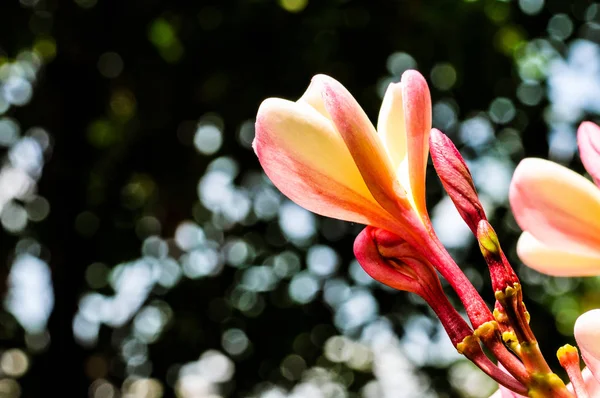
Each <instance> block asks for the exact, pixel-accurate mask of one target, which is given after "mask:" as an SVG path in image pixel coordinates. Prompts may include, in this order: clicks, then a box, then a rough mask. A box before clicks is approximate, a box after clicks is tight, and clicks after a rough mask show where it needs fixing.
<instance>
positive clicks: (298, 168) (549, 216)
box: [254, 71, 600, 398]
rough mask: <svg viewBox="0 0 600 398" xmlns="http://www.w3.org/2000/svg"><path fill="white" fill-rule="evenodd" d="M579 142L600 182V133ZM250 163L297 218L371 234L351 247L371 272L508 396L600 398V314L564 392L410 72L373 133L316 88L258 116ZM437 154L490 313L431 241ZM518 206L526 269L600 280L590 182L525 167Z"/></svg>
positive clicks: (466, 176) (571, 351)
mask: <svg viewBox="0 0 600 398" xmlns="http://www.w3.org/2000/svg"><path fill="white" fill-rule="evenodd" d="M579 142H580V146H581V153H582V160H583V161H584V164H585V165H586V167H587V169H588V171H589V172H590V174H592V176H593V177H594V179H595V180H596V181H597V182H598V181H600V128H598V127H596V126H595V125H593V124H590V123H585V124H583V125H582V127H581V128H580V133H579ZM254 150H255V152H256V154H257V156H258V158H259V161H260V163H261V165H262V167H263V169H264V170H265V172H266V174H267V176H268V177H269V178H270V179H271V181H272V182H273V183H274V184H275V185H276V186H277V187H278V188H279V189H280V190H281V191H282V192H283V193H284V194H285V195H286V196H288V197H289V198H290V199H291V200H293V201H294V202H296V203H297V204H299V205H300V206H303V207H305V208H306V209H308V210H311V211H313V212H315V213H318V214H321V215H324V216H329V217H333V218H337V219H342V220H347V221H353V222H357V223H361V224H365V225H367V227H366V228H365V229H364V230H363V231H362V232H361V233H360V235H359V236H358V237H357V238H356V241H355V244H354V253H355V255H356V258H357V259H358V261H359V262H360V264H361V265H362V267H363V268H364V269H365V271H366V272H367V273H368V274H369V275H371V276H372V277H373V278H374V279H376V280H378V281H380V282H382V283H384V284H386V285H388V286H390V287H392V288H395V289H399V290H404V291H409V292H413V293H415V294H418V295H419V296H421V297H422V298H423V299H424V300H425V301H426V302H427V303H428V304H429V305H430V306H431V308H432V309H433V311H434V312H435V313H436V315H437V316H438V317H439V319H440V321H441V322H442V324H443V326H444V328H445V330H446V331H447V333H448V335H449V337H450V339H451V341H452V343H453V344H454V346H455V347H456V349H457V350H458V351H459V352H460V353H462V354H463V355H465V356H466V357H467V358H468V359H470V360H471V361H473V363H475V364H476V365H477V366H478V367H479V368H480V369H481V370H482V371H483V372H485V373H486V374H488V375H489V376H490V377H492V378H493V379H494V380H496V381H497V382H498V383H499V385H500V388H501V389H500V390H499V392H498V394H505V396H509V397H510V396H519V395H524V396H527V395H528V396H530V397H573V396H577V397H578V398H583V397H593V396H600V395H598V394H600V382H599V381H600V310H595V311H591V312H588V313H586V314H584V315H582V316H581V317H580V318H579V319H578V321H577V324H576V327H575V337H576V339H577V342H578V345H579V347H580V349H581V352H582V356H583V359H584V361H585V363H586V364H587V368H586V369H585V370H584V371H583V373H582V372H581V370H580V367H579V354H578V351H577V349H576V348H574V347H571V346H565V347H563V348H561V349H560V350H559V351H558V357H559V360H560V363H561V365H562V366H563V367H564V368H565V370H566V371H567V373H568V375H569V378H570V379H571V384H570V385H568V386H566V385H565V384H564V383H563V381H562V380H561V379H560V378H559V377H558V376H556V374H554V373H553V372H552V370H551V369H550V367H549V366H548V364H547V363H546V360H545V359H544V356H543V355H542V353H541V351H540V349H539V347H538V344H537V341H536V338H535V335H534V333H533V331H532V330H531V328H530V327H529V313H528V312H527V309H526V308H525V305H524V303H523V294H522V291H521V284H520V282H519V279H518V277H517V275H516V274H515V272H514V271H513V269H512V267H511V265H510V263H509V261H508V259H507V258H506V256H505V255H504V252H503V251H502V248H501V246H500V243H499V241H498V238H497V236H496V233H495V231H494V229H493V227H492V225H491V224H490V223H489V222H488V220H487V218H486V214H485V211H484V209H483V206H482V205H481V203H480V201H479V199H478V195H477V192H476V189H475V186H474V184H473V181H472V178H471V174H470V172H469V169H468V168H467V165H466V163H465V162H464V160H463V158H462V157H461V155H460V153H459V152H458V150H457V149H456V147H455V146H454V144H453V143H452V142H451V141H450V139H449V138H448V137H446V136H445V135H444V134H443V133H442V132H440V131H438V130H436V129H431V99H430V94H429V89H428V86H427V83H426V81H425V79H424V78H423V76H421V75H420V74H419V73H418V72H416V71H407V72H405V73H404V74H403V76H402V80H401V81H400V83H394V84H391V85H390V86H389V88H388V89H387V91H386V93H385V96H384V99H383V103H382V106H381V110H380V112H379V117H378V121H377V128H375V127H374V126H373V124H372V123H371V122H370V121H369V118H368V117H367V115H366V114H365V112H364V111H363V110H362V108H361V107H360V105H359V104H358V103H357V102H356V100H355V99H354V98H353V97H352V95H351V94H350V93H349V92H348V91H347V90H346V88H344V86H343V85H342V84H340V83H339V82H337V81H336V80H334V79H332V78H331V77H328V76H324V75H318V76H315V77H314V78H313V80H312V83H311V84H310V86H309V87H308V89H307V91H306V92H305V93H304V95H303V96H302V97H301V98H300V99H299V100H298V101H296V102H291V101H287V100H283V99H278V98H270V99H267V100H265V101H264V102H263V103H262V105H261V106H260V109H259V111H258V115H257V120H256V137H255V140H254ZM429 154H431V157H432V160H433V164H434V167H435V169H436V172H437V174H438V176H439V177H440V180H441V182H442V184H443V186H444V189H445V190H446V192H447V193H448V195H449V196H450V198H451V199H452V201H453V202H454V204H455V206H456V208H457V209H458V211H459V213H460V215H461V216H462V218H463V219H464V221H465V222H466V223H467V225H468V226H469V228H470V229H471V231H472V232H473V234H474V235H475V237H476V238H477V240H478V242H479V247H480V249H481V253H482V254H483V257H484V259H485V261H486V263H487V265H488V268H489V272H490V277H491V280H492V287H493V289H494V293H495V298H496V304H495V307H494V309H493V311H492V310H491V309H490V308H488V306H487V305H486V303H485V302H484V300H483V299H482V298H481V296H480V295H479V293H478V292H477V290H476V289H475V288H474V286H473V285H472V284H471V282H470V281H469V279H468V278H467V277H466V276H465V274H464V273H463V272H462V271H461V269H460V267H459V266H458V265H457V264H456V263H455V262H454V260H453V259H452V257H451V256H450V255H449V254H448V252H447V251H446V249H445V248H444V247H443V245H442V244H441V243H440V240H439V239H438V237H437V236H436V234H435V231H434V230H433V227H432V224H431V221H430V219H429V215H428V213H427V207H426V203H425V171H426V167H427V159H428V155H429ZM510 200H511V204H512V205H513V208H514V211H515V217H516V219H517V221H518V222H519V225H520V226H521V227H522V228H523V229H524V230H525V231H526V232H524V233H523V236H522V237H521V239H520V240H519V245H518V251H519V255H520V256H521V257H522V259H523V261H524V262H525V263H526V264H527V265H530V266H531V267H533V268H536V269H538V270H540V271H545V272H548V273H553V274H557V275H591V274H594V273H595V274H600V223H598V222H597V220H600V191H598V190H597V189H596V187H595V186H594V185H593V184H592V183H591V182H589V181H588V180H586V179H585V178H584V177H581V176H578V175H576V174H574V173H573V172H571V171H569V170H568V169H564V168H562V167H561V166H558V165H555V164H553V163H551V162H547V161H544V160H539V159H527V160H525V161H523V162H522V163H521V165H520V166H519V167H518V169H517V171H516V173H515V178H514V182H513V185H512V186H511V191H510ZM438 273H439V274H440V275H441V276H442V277H443V278H444V279H445V280H446V281H447V282H448V283H449V284H450V286H451V287H452V288H453V289H454V291H455V292H456V294H457V295H458V297H459V299H460V301H461V303H462V305H463V307H464V310H465V311H466V313H467V315H468V318H469V321H470V324H469V323H467V322H466V321H465V320H464V319H463V318H462V317H461V316H460V315H459V313H458V312H457V310H456V309H455V308H454V307H453V306H452V305H451V303H450V302H449V301H448V299H447V297H446V296H445V293H444V291H443V289H442V285H441V283H440V279H439V277H438ZM482 346H485V347H486V348H487V349H488V350H489V352H490V353H491V354H492V355H493V357H494V358H492V359H494V360H492V359H490V358H489V357H488V356H487V355H486V354H484V351H483V349H482ZM594 376H595V378H594ZM515 394H518V395H515ZM573 394H575V395H573Z"/></svg>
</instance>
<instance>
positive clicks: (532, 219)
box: [510, 158, 600, 251]
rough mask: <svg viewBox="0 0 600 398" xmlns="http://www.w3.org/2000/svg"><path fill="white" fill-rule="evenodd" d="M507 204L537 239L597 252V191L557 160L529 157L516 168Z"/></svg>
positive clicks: (599, 242)
mask: <svg viewBox="0 0 600 398" xmlns="http://www.w3.org/2000/svg"><path fill="white" fill-rule="evenodd" d="M510 204H511V206H512V210H513V213H514V215H515V218H516V220H517V222H518V224H519V226H520V227H521V228H522V229H523V230H524V231H527V232H529V233H531V234H532V235H533V236H534V237H535V238H536V239H537V240H539V241H541V242H543V243H545V244H547V245H550V246H556V247H560V248H567V247H568V248H570V249H572V250H574V251H588V250H598V251H600V222H599V220H600V190H598V188H597V187H596V186H595V185H594V184H593V183H592V182H591V181H589V180H587V179H586V178H584V177H583V176H581V175H579V174H577V173H575V172H573V171H571V170H569V169H567V168H566V167H563V166H560V165H558V164H556V163H553V162H550V161H547V160H544V159H536V158H530V159H525V160H523V161H522V162H521V163H520V164H519V166H518V167H517V169H516V170H515V173H514V176H513V180H512V182H511V186H510Z"/></svg>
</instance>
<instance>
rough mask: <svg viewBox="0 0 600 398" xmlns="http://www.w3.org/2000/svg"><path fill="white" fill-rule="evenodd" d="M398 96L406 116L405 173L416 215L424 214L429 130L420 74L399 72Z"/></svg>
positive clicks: (427, 103) (428, 105) (426, 91)
mask: <svg viewBox="0 0 600 398" xmlns="http://www.w3.org/2000/svg"><path fill="white" fill-rule="evenodd" d="M401 84H402V96H403V98H404V117H405V119H406V147H407V154H408V175H409V178H410V187H411V191H412V197H413V200H414V203H415V205H416V207H417V210H418V211H419V213H420V214H427V208H426V205H425V169H426V167H427V156H428V153H429V132H430V131H431V96H430V94H429V87H428V86H427V82H426V81H425V78H424V77H423V75H421V74H420V73H419V72H417V71H414V70H408V71H406V72H404V74H403V75H402V81H401Z"/></svg>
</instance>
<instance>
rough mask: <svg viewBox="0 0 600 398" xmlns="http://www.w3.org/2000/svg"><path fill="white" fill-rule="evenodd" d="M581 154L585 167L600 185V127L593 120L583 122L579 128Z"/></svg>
mask: <svg viewBox="0 0 600 398" xmlns="http://www.w3.org/2000/svg"><path fill="white" fill-rule="evenodd" d="M577 143H578V144H579V155H580V157H581V161H582V162H583V165H584V166H585V169H586V170H587V171H588V173H590V175H591V176H592V177H593V178H594V181H595V182H596V185H598V186H600V127H598V126H597V125H596V124H594V123H592V122H583V123H581V125H580V126H579V129H578V130H577Z"/></svg>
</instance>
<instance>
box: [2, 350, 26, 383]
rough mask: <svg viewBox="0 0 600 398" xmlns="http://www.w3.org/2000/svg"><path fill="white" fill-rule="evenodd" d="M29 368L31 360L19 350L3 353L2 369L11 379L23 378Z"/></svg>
mask: <svg viewBox="0 0 600 398" xmlns="http://www.w3.org/2000/svg"><path fill="white" fill-rule="evenodd" d="M28 368H29V358H27V355H25V353H24V352H23V351H21V350H19V349H16V348H13V349H10V350H7V351H4V352H3V353H2V357H1V358H0V369H2V372H4V374H5V375H7V376H10V377H15V378H16V377H21V376H23V375H24V374H25V372H27V369H28Z"/></svg>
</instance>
